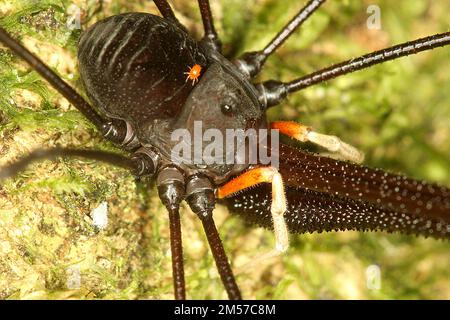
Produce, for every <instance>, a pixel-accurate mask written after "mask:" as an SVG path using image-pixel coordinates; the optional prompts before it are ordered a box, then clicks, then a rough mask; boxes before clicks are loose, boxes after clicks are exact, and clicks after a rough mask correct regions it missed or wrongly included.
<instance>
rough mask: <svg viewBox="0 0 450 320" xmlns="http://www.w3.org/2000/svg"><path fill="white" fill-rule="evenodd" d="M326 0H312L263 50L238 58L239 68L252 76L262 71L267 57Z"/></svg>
mask: <svg viewBox="0 0 450 320" xmlns="http://www.w3.org/2000/svg"><path fill="white" fill-rule="evenodd" d="M325 1H326V0H311V1H309V2H308V3H307V4H306V6H304V7H303V8H302V9H301V10H300V12H299V13H297V15H296V16H295V17H294V18H292V20H291V21H289V23H288V24H287V25H286V26H284V28H283V29H282V30H281V31H280V32H278V34H277V35H276V36H275V37H274V38H273V39H272V41H270V43H269V44H268V45H267V46H266V47H265V48H264V49H263V50H261V51H256V52H248V53H245V54H244V55H243V56H242V57H240V58H239V59H238V60H236V62H235V63H236V65H237V66H238V67H239V69H240V70H241V71H242V72H244V74H247V75H248V76H249V77H250V78H253V77H254V76H256V75H257V74H258V73H259V71H261V68H262V66H263V65H264V63H265V61H266V60H267V58H268V57H269V56H270V55H271V54H272V53H273V52H274V51H275V50H276V49H277V48H278V47H280V46H281V45H282V44H283V43H284V42H285V41H286V40H287V39H288V38H289V37H290V36H291V35H292V33H293V32H295V31H296V30H297V28H298V27H300V26H301V25H302V24H303V23H304V22H305V21H306V20H308V18H309V16H311V14H312V13H313V12H314V11H316V10H317V9H318V8H319V7H320V6H321V5H322V4H323V3H324V2H325Z"/></svg>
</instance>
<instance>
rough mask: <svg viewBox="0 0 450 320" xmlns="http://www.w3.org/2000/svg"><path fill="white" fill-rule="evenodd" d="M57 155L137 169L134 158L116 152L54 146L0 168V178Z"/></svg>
mask: <svg viewBox="0 0 450 320" xmlns="http://www.w3.org/2000/svg"><path fill="white" fill-rule="evenodd" d="M58 157H80V158H86V159H92V160H98V161H102V162H106V163H109V164H112V165H114V166H117V167H122V168H125V169H129V170H131V171H133V172H136V171H138V167H139V165H138V163H137V162H136V161H135V160H134V159H130V158H127V157H124V156H121V155H119V154H116V153H112V152H106V151H99V150H77V149H64V148H55V149H49V150H36V151H33V152H32V153H30V154H29V155H28V156H26V157H24V158H22V159H20V160H19V161H17V162H15V163H13V164H10V165H7V166H5V167H3V168H0V180H3V179H7V178H11V177H14V176H15V175H16V174H18V173H19V172H20V171H22V170H24V169H25V168H26V167H27V166H28V165H30V164H31V163H32V162H35V161H39V160H53V159H56V158H58Z"/></svg>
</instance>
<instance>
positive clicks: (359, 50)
mask: <svg viewBox="0 0 450 320" xmlns="http://www.w3.org/2000/svg"><path fill="white" fill-rule="evenodd" d="M173 3H174V8H175V10H176V12H177V15H178V16H180V17H181V20H182V22H183V23H185V24H186V25H187V26H188V27H189V29H191V30H192V31H193V33H194V34H196V35H201V20H200V19H199V13H198V10H197V9H196V5H195V1H191V0H177V1H173ZM72 4H75V5H77V6H78V7H79V8H81V13H82V17H83V21H84V26H85V25H90V24H92V23H93V22H95V21H97V20H99V19H102V18H104V17H107V16H110V15H112V14H117V13H120V12H126V11H146V12H153V13H155V12H156V10H155V8H154V6H153V5H152V4H149V3H148V1H123V0H114V1H110V2H105V3H104V6H103V8H102V10H101V11H98V10H97V9H98V7H99V6H98V1H94V0H90V1H69V0H58V1H56V0H46V1H36V2H29V1H26V0H4V1H2V2H0V25H2V26H3V27H5V28H6V29H8V31H10V32H11V33H13V34H14V36H15V37H17V38H20V39H21V41H23V42H24V43H25V44H26V45H27V47H29V48H30V49H31V50H33V52H35V53H36V54H37V55H39V56H40V57H41V58H42V59H43V60H44V61H46V62H48V63H49V64H50V66H51V67H52V68H53V69H54V70H56V71H57V72H58V73H59V74H60V75H61V76H62V77H63V78H64V79H65V80H66V81H68V82H69V83H71V84H72V85H73V86H74V87H75V88H76V89H77V90H78V91H79V92H82V93H83V88H82V87H81V86H80V83H79V76H78V71H77V68H76V59H75V56H76V55H75V53H76V40H77V38H78V36H79V34H80V30H71V29H70V28H68V27H67V25H66V22H67V18H68V14H67V12H68V8H69V7H70V5H72ZM369 4H374V3H373V1H334V2H329V3H328V2H327V3H326V4H325V5H324V6H323V8H322V9H321V10H320V11H319V12H317V13H316V14H314V16H313V17H312V18H311V19H310V20H309V21H308V22H307V23H306V24H305V25H304V26H303V28H302V30H301V31H300V32H298V33H296V34H295V35H294V36H293V38H292V39H291V40H290V41H289V42H288V43H286V44H285V45H284V46H283V47H282V48H280V49H279V50H278V51H277V53H276V54H275V55H274V56H273V57H271V58H270V59H269V60H268V62H267V65H266V68H265V69H264V72H262V74H261V76H260V79H268V78H276V79H283V80H289V79H293V78H295V77H297V76H301V75H304V74H307V73H309V72H311V71H314V70H317V69H319V68H321V67H325V66H328V65H329V64H332V63H335V62H339V61H341V60H346V59H348V58H350V57H356V56H358V55H361V54H364V53H366V52H370V51H373V50H375V49H379V48H381V47H385V46H389V45H391V44H395V43H400V42H403V41H406V40H410V39H414V38H418V37H421V36H424V35H426V34H432V33H438V32H443V31H446V30H448V12H449V11H450V4H449V3H448V2H446V1H417V2H416V3H411V2H410V1H400V2H399V3H398V4H397V3H396V4H395V5H394V4H393V3H392V1H387V0H378V1H376V4H378V5H379V6H380V8H381V15H382V29H381V30H378V31H368V30H367V28H366V24H365V23H366V19H367V13H366V8H367V6H368V5H369ZM302 5H303V2H302V1H295V0H289V1H287V0H283V1H278V0H264V1H256V0H255V1H244V0H242V1H241V0H214V1H212V7H213V10H214V15H215V16H216V17H217V22H216V24H217V29H218V30H219V33H220V34H221V35H222V36H223V37H222V39H223V42H224V48H225V51H226V52H227V53H230V54H232V53H233V54H236V53H242V52H244V51H247V50H255V49H259V48H261V47H262V46H264V44H265V43H266V42H267V41H268V40H269V39H270V38H271V37H272V36H273V35H274V34H276V33H277V32H278V30H279V28H280V26H282V25H283V23H285V22H286V21H287V20H288V19H289V18H290V17H291V16H292V15H293V14H294V12H295V10H297V9H298V8H300V7H301V6H302ZM96 11H98V12H96ZM449 59H450V51H449V50H448V49H436V50H433V51H432V52H428V53H423V54H420V55H418V56H415V57H408V58H404V59H401V60H399V61H395V62H390V63H387V64H384V65H380V66H376V67H374V68H371V69H369V70H366V71H362V72H358V73H355V74H352V75H348V76H345V77H342V78H339V79H336V80H333V81H330V82H328V83H325V84H322V85H318V86H315V87H311V88H309V89H306V90H304V91H302V92H301V93H298V94H296V95H293V96H292V97H291V98H290V99H289V100H288V101H286V102H285V103H283V104H282V105H281V106H279V107H277V108H274V109H273V110H271V111H270V112H269V118H270V119H290V120H296V121H301V122H302V123H305V124H308V125H311V126H313V127H314V128H315V129H316V130H318V131H321V132H324V133H330V134H334V135H337V136H339V137H341V138H342V139H343V140H345V141H347V142H349V143H351V144H353V145H355V146H357V147H359V148H360V149H361V150H363V151H364V152H365V153H366V164H368V165H370V166H375V167H381V168H384V169H388V170H391V171H397V172H403V173H406V174H408V175H409V176H412V177H415V178H418V179H426V180H429V181H436V182H440V183H443V184H446V185H450V164H449V159H450V141H449V139H448V137H449V136H450V126H449V120H448V119H450V108H449V101H450V91H448V90H446V89H445V88H448V87H450V69H449V64H448V61H449ZM0 141H1V142H0V165H3V164H5V163H8V162H11V161H13V160H15V159H18V158H19V157H20V156H23V155H25V154H27V153H29V152H30V151H31V150H33V149H36V148H46V147H52V146H55V145H63V146H76V147H81V148H98V149H105V150H115V149H114V147H113V146H112V145H111V144H109V143H107V142H105V141H103V140H102V139H101V137H100V135H99V134H98V133H97V132H96V131H95V130H94V129H93V127H92V125H90V124H89V123H88V122H87V121H86V120H84V118H83V117H82V116H81V115H80V114H79V113H78V112H77V111H76V110H74V108H73V107H71V106H70V105H69V104H68V103H67V101H65V99H63V98H62V97H61V96H60V95H59V94H58V93H56V92H55V91H54V90H53V89H52V88H50V87H49V86H48V85H47V83H46V82H45V81H43V80H41V78H40V77H39V76H38V75H37V74H36V73H35V72H34V71H32V70H31V69H30V68H29V67H28V66H26V64H24V63H23V62H21V61H20V59H17V58H16V57H14V56H13V55H12V54H11V53H9V51H7V50H6V49H2V48H1V47H0ZM307 147H309V146H307ZM102 201H107V203H108V207H109V215H108V218H109V223H108V227H107V228H106V229H105V230H102V231H99V230H97V229H96V228H94V226H93V224H92V217H90V212H91V210H92V209H94V208H96V207H97V206H98V205H99V204H100V203H101V202H102ZM216 219H217V221H218V225H219V229H220V233H221V235H222V237H223V240H224V244H225V247H226V250H227V252H228V253H229V254H230V259H231V261H232V262H233V264H234V265H235V266H236V265H241V264H242V263H245V262H247V261H249V260H250V259H251V258H252V257H254V256H255V255H257V254H258V253H262V252H266V251H268V250H270V249H271V248H272V246H273V235H272V234H271V233H270V232H269V231H266V230H261V229H257V228H249V227H247V226H246V225H245V223H243V221H242V220H239V219H238V218H236V217H233V216H230V215H229V214H228V213H227V212H226V210H224V208H222V207H219V208H218V209H217V212H216ZM182 224H183V239H184V244H185V253H186V256H185V260H186V277H187V285H188V297H189V298H199V299H200V298H225V297H226V295H225V293H224V291H223V288H222V285H221V283H220V280H219V278H218V275H217V271H216V270H215V267H214V263H213V260H212V258H211V256H210V254H209V252H208V250H207V246H206V239H205V237H204V235H203V233H202V229H201V224H200V223H199V222H198V221H197V219H196V218H195V216H194V215H193V214H192V213H191V212H190V211H189V210H187V209H184V210H183V216H182ZM291 243H292V246H291V248H290V249H289V251H288V253H287V254H286V255H285V256H284V257H283V258H281V259H280V260H279V261H278V262H277V261H275V262H274V263H272V264H268V265H266V266H265V265H261V266H257V267H255V268H253V269H252V273H251V274H239V275H238V282H239V284H240V286H241V287H242V290H243V295H244V297H246V298H277V299H321V298H362V299H406V298H427V299H429V298H446V299H448V298H450V296H449V292H450V290H449V289H450V280H449V279H450V278H449V273H450V271H449V270H450V253H449V252H450V251H449V249H450V245H449V244H448V243H447V242H443V241H436V240H433V239H423V238H411V237H406V236H402V235H386V234H374V233H368V234H363V233H355V232H347V233H329V234H313V235H300V236H298V235H293V236H292V237H291ZM370 265H378V266H379V267H380V271H381V287H380V289H379V290H370V289H368V287H367V286H366V269H367V267H368V266H370ZM170 270H171V267H170V246H169V241H168V223H167V216H166V212H165V210H164V209H163V207H162V206H161V204H160V203H159V200H158V198H157V196H156V192H155V190H154V188H149V187H148V186H147V185H146V184H145V183H143V182H136V181H134V179H133V177H132V176H130V174H129V173H127V172H125V171H124V170H121V169H117V168H113V167H111V166H107V165H104V164H100V163H96V162H92V161H81V160H60V161H55V162H49V161H45V162H42V163H38V164H35V165H32V166H30V168H28V169H27V170H26V171H25V172H23V173H21V174H20V175H19V176H18V177H17V178H16V179H13V180H9V181H7V182H6V183H5V184H4V185H3V186H2V187H0V298H5V299H6V298H9V299H25V298H45V299H67V298H76V299H102V298H110V299H113V298H114V299H149V298H150V299H153V298H156V299H161V298H171V297H172V290H173V289H172V280H171V272H170ZM77 276H79V283H80V287H79V288H78V287H77V286H75V287H73V286H72V285H73V284H74V283H75V284H76V282H77V278H76V277H77Z"/></svg>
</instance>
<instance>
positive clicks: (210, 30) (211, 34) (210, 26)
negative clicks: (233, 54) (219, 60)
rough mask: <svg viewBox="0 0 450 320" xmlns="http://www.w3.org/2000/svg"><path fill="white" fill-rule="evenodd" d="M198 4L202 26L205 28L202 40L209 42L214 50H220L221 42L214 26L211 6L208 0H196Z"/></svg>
mask: <svg viewBox="0 0 450 320" xmlns="http://www.w3.org/2000/svg"><path fill="white" fill-rule="evenodd" d="M198 6H199V7H200V13H201V15H202V21H203V28H204V29H205V35H204V37H203V41H205V42H207V43H208V44H210V45H211V47H212V48H214V50H216V51H219V52H220V51H221V50H222V43H221V42H220V39H219V36H218V35H217V32H216V29H215V28H214V19H213V17H212V13H211V7H210V6H209V0H198Z"/></svg>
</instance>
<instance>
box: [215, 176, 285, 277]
mask: <svg viewBox="0 0 450 320" xmlns="http://www.w3.org/2000/svg"><path fill="white" fill-rule="evenodd" d="M260 183H271V184H272V204H271V207H270V212H271V215H272V223H273V231H274V235H275V248H274V249H273V250H271V251H269V252H267V253H265V254H263V255H261V256H259V257H257V258H256V259H253V260H252V261H250V262H249V263H248V264H245V265H244V266H242V267H241V268H240V271H243V270H245V269H247V270H248V268H247V267H248V265H253V266H254V265H258V264H259V263H261V262H263V261H265V260H267V259H270V258H273V257H276V256H279V255H281V254H282V253H284V252H285V251H286V250H287V249H288V247H289V236H288V234H289V233H288V229H287V225H286V222H285V220H284V213H285V212H286V208H287V201H286V193H285V190H284V184H283V179H282V177H281V175H280V173H279V172H278V170H277V169H275V168H273V167H260V168H255V169H251V170H249V171H246V172H244V173H243V174H241V175H240V176H238V177H237V178H235V179H233V180H231V181H230V182H228V183H226V184H225V185H223V186H222V187H220V188H219V192H218V196H219V198H225V197H227V196H230V195H232V194H234V193H236V192H238V191H241V190H244V189H247V188H249V187H252V186H255V185H257V184H260Z"/></svg>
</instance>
